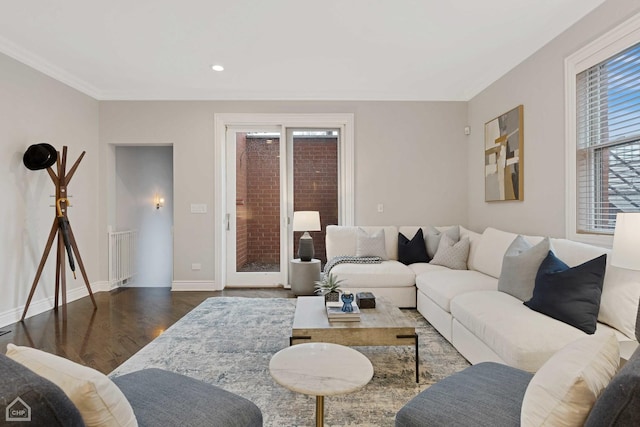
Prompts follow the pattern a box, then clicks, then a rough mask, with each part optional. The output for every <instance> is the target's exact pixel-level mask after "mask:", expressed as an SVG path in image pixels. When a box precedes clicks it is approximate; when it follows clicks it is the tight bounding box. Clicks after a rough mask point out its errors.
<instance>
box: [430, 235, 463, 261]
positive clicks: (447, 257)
mask: <svg viewBox="0 0 640 427" xmlns="http://www.w3.org/2000/svg"><path fill="white" fill-rule="evenodd" d="M468 257H469V239H467V238H466V237H465V238H464V239H461V240H459V241H458V242H456V241H454V240H453V239H452V238H451V237H449V236H448V235H447V234H443V235H442V238H441V239H440V244H439V245H438V250H437V251H436V254H435V255H434V256H433V259H432V260H431V261H429V263H430V264H435V265H442V266H444V267H448V268H451V269H453V270H466V269H467V258H468Z"/></svg>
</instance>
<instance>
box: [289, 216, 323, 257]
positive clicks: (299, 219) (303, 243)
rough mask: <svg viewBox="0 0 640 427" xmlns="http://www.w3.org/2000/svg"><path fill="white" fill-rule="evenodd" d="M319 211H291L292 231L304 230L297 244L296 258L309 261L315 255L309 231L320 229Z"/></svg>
mask: <svg viewBox="0 0 640 427" xmlns="http://www.w3.org/2000/svg"><path fill="white" fill-rule="evenodd" d="M320 230H321V228H320V213H319V212H317V211H298V212H294V213H293V231H304V233H303V234H302V237H300V244H299V246H298V258H300V260H301V261H311V259H312V258H313V256H314V255H315V250H314V249H313V239H312V238H311V235H310V234H309V231H320Z"/></svg>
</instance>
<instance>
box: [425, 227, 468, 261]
mask: <svg viewBox="0 0 640 427" xmlns="http://www.w3.org/2000/svg"><path fill="white" fill-rule="evenodd" d="M426 232H427V238H426V240H427V255H429V258H433V256H434V255H435V254H436V252H437V251H438V245H439V244H440V238H441V237H442V235H443V234H446V235H447V236H449V237H451V240H453V241H454V242H457V241H458V240H460V226H458V225H454V226H453V227H449V228H448V229H447V230H446V231H444V232H441V231H440V230H438V229H437V228H435V227H433V226H431V225H429V226H428V227H427V230H426Z"/></svg>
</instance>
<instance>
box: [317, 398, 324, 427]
mask: <svg viewBox="0 0 640 427" xmlns="http://www.w3.org/2000/svg"><path fill="white" fill-rule="evenodd" d="M323 426H324V396H316V427H323Z"/></svg>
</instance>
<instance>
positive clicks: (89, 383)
mask: <svg viewBox="0 0 640 427" xmlns="http://www.w3.org/2000/svg"><path fill="white" fill-rule="evenodd" d="M7 356H8V357H10V358H11V359H13V360H15V361H16V362H18V363H20V364H22V365H24V366H26V367H27V368H29V369H31V370H32V371H33V372H35V373H36V374H38V375H40V376H42V377H44V378H46V379H48V380H49V381H51V382H52V383H54V384H55V385H57V386H58V387H60V388H61V389H62V391H64V393H65V394H66V395H67V397H69V399H71V401H72V402H73V404H74V405H76V408H78V411H80V415H82V419H83V420H84V422H85V424H86V425H87V426H88V427H89V426H105V427H120V426H127V427H129V426H131V427H134V426H137V425H138V422H137V420H136V417H135V415H134V413H133V408H131V405H130V404H129V401H128V400H127V398H126V397H125V395H124V394H122V391H120V389H119V388H118V386H116V385H115V384H114V383H113V382H112V381H111V380H110V379H109V378H107V376H106V375H104V374H102V373H100V372H98V371H96V370H95V369H91V368H88V367H86V366H82V365H79V364H77V363H75V362H72V361H70V360H67V359H65V358H63V357H59V356H56V355H54V354H50V353H46V352H44V351H41V350H36V349H34V348H30V347H19V346H16V345H13V344H8V345H7ZM149 392H150V393H153V390H149Z"/></svg>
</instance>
